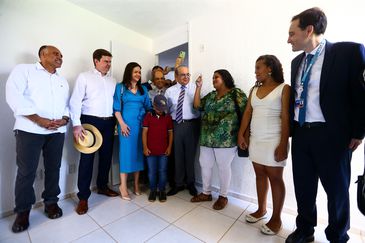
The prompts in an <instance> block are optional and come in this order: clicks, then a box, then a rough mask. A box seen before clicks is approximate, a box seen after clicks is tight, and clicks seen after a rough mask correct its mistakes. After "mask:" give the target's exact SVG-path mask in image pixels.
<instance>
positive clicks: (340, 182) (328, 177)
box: [292, 125, 352, 242]
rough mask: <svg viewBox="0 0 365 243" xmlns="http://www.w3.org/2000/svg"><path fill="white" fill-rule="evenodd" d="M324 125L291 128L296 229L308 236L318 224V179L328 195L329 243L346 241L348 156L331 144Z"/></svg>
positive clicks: (347, 153) (346, 149)
mask: <svg viewBox="0 0 365 243" xmlns="http://www.w3.org/2000/svg"><path fill="white" fill-rule="evenodd" d="M330 138H331V136H330V134H329V131H328V129H327V128H326V126H325V125H324V126H322V127H312V128H301V127H299V126H298V125H296V127H295V128H294V133H293V138H292V159H293V176H294V188H295V196H296V199H297V207H298V216H297V218H296V224H297V228H298V229H299V230H302V231H303V232H306V233H308V234H310V233H313V232H314V227H315V226H316V225H317V208H316V197H317V188H318V180H320V181H321V183H322V186H323V188H324V190H325V192H326V194H327V209H328V217H329V218H328V222H329V224H328V227H327V228H326V230H325V233H326V237H327V239H328V240H329V241H331V242H346V241H347V240H348V239H349V236H348V235H347V231H348V230H349V228H350V205H349V185H350V177H351V168H350V162H351V156H352V152H351V150H349V149H348V148H346V147H344V148H339V146H338V141H333V140H332V141H331V139H330Z"/></svg>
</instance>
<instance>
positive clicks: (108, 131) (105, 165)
mask: <svg viewBox="0 0 365 243" xmlns="http://www.w3.org/2000/svg"><path fill="white" fill-rule="evenodd" d="M111 59H112V54H111V53H110V52H109V51H107V50H104V49H97V50H95V51H94V53H93V62H94V66H95V68H94V69H93V70H91V71H88V72H83V73H81V74H80V75H79V76H78V78H77V80H76V84H75V87H74V90H73V93H72V96H71V99H70V110H71V120H72V125H73V135H74V139H75V140H76V141H78V140H79V139H80V138H82V137H83V132H84V129H83V127H82V125H81V124H83V123H88V124H91V125H93V126H95V127H96V128H97V129H98V130H99V131H100V133H101V135H102V136H103V144H102V145H101V147H100V149H99V150H98V153H99V165H98V176H97V180H96V185H97V188H98V190H97V193H98V194H103V195H105V196H109V197H115V196H118V195H119V194H118V193H116V192H115V191H113V190H111V189H110V188H109V187H108V185H107V184H108V179H109V170H110V165H111V162H112V155H113V142H114V128H115V118H114V116H113V95H114V90H115V85H116V82H115V80H114V78H113V77H111V76H110V75H109V74H108V72H109V69H110V67H111ZM94 157H95V153H91V154H84V153H81V156H80V164H79V173H78V181H77V186H78V189H79V192H78V193H77V196H78V198H79V200H80V201H79V204H78V206H77V208H76V212H77V213H78V214H80V215H82V214H85V213H86V212H87V211H88V198H89V197H90V194H91V191H90V183H91V178H92V173H93V163H94Z"/></svg>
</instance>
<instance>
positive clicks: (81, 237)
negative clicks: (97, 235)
mask: <svg viewBox="0 0 365 243" xmlns="http://www.w3.org/2000/svg"><path fill="white" fill-rule="evenodd" d="M99 229H101V228H100V227H99V228H97V229H95V230H92V231H90V232H89V233H87V234H85V235H81V236H80V237H78V238H76V239H74V240H71V241H69V242H70V243H72V242H75V241H77V240H80V239H81V238H83V237H85V236H87V235H90V234H92V233H94V232H96V231H98V230H99Z"/></svg>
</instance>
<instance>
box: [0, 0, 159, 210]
mask: <svg viewBox="0 0 365 243" xmlns="http://www.w3.org/2000/svg"><path fill="white" fill-rule="evenodd" d="M0 30H1V31H0V32H1V40H0V53H1V59H0V81H1V82H0V94H1V95H0V97H1V98H0V117H1V118H2V119H1V126H0V134H1V137H0V216H1V215H4V214H5V213H7V212H9V211H11V210H12V209H13V206H14V193H13V191H14V181H15V175H16V164H15V139H14V136H13V133H12V128H13V124H14V118H13V115H12V112H11V110H10V108H9V107H8V105H7V104H6V102H5V83H6V80H7V77H8V75H9V73H10V71H11V69H12V68H13V67H14V66H15V65H16V64H18V63H34V62H36V61H38V57H37V52H38V48H39V47H40V46H41V45H43V44H51V45H55V46H56V47H58V48H59V49H60V51H61V52H62V54H63V55H64V63H63V66H62V68H61V69H60V70H59V71H60V73H61V74H62V75H64V76H65V77H66V78H67V79H68V81H69V84H70V88H71V90H72V88H73V85H74V82H75V78H76V77H77V75H78V74H79V73H80V72H82V71H86V70H88V69H91V68H93V64H92V52H93V51H94V50H95V49H97V48H104V49H107V50H109V49H110V47H111V46H112V52H113V55H114V58H113V75H114V76H115V77H116V78H117V80H118V81H120V80H121V78H122V74H123V71H124V67H125V65H126V64H127V63H128V62H130V61H137V62H139V63H140V64H141V65H142V75H143V79H146V76H147V73H150V68H151V67H152V66H153V65H154V61H155V59H154V55H153V53H152V40H151V39H149V38H146V37H144V36H143V35H140V34H138V33H136V32H134V31H131V30H129V29H126V28H124V27H122V26H120V25H117V24H114V23H113V22H111V21H108V20H106V19H104V18H102V17H99V16H97V15H95V14H93V13H91V12H89V11H86V10H83V9H81V8H79V7H77V6H75V5H73V4H71V3H69V2H66V1H63V0H24V1H19V0H2V1H0ZM111 43H112V44H111ZM78 156H79V155H78V153H77V152H76V150H75V149H74V148H73V146H72V133H70V129H69V133H68V134H67V137H66V143H65V147H64V154H63V161H62V167H61V179H60V187H61V197H62V196H63V195H65V194H67V193H70V192H75V191H77V187H76V182H77V175H76V174H75V173H73V174H68V173H67V171H68V164H73V163H76V164H78ZM42 167H43V166H41V167H40V168H42ZM42 184H43V180H37V181H36V182H35V189H36V195H37V200H40V194H41V191H42V189H43V185H42Z"/></svg>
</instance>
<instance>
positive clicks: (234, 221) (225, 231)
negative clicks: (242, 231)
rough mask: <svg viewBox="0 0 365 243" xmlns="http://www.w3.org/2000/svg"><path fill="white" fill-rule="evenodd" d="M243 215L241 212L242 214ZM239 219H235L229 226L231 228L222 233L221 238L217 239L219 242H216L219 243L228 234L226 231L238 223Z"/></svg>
mask: <svg viewBox="0 0 365 243" xmlns="http://www.w3.org/2000/svg"><path fill="white" fill-rule="evenodd" d="M242 213H243V212H242ZM238 219H239V217H238V218H236V219H235V221H234V222H233V223H232V224H231V226H229V227H228V229H227V230H226V231H225V232H224V233H223V235H222V236H221V238H219V240H218V241H217V242H220V241H221V240H222V239H223V237H224V236H225V235H226V234H227V233H228V231H230V230H231V228H232V227H233V225H234V224H235V223H236V222H237V221H238Z"/></svg>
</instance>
